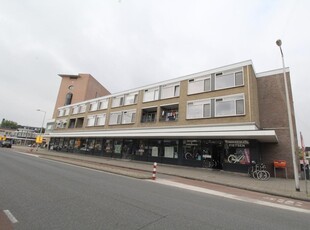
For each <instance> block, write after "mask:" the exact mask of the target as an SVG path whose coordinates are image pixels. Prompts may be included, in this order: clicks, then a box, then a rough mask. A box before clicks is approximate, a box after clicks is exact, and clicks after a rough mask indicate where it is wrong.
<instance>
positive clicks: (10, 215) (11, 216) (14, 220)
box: [3, 210, 18, 224]
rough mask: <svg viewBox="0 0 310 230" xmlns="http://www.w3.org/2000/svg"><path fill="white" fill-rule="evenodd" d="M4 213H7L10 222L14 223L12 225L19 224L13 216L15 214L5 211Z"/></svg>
mask: <svg viewBox="0 0 310 230" xmlns="http://www.w3.org/2000/svg"><path fill="white" fill-rule="evenodd" d="M3 212H4V213H5V215H6V216H7V217H8V218H9V220H10V221H11V222H12V224H15V223H17V222H18V221H17V220H16V218H15V217H14V216H13V214H12V213H11V212H10V210H3Z"/></svg>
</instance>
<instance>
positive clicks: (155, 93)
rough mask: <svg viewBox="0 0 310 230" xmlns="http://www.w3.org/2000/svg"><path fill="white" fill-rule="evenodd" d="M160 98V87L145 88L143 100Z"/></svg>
mask: <svg viewBox="0 0 310 230" xmlns="http://www.w3.org/2000/svg"><path fill="white" fill-rule="evenodd" d="M158 99H159V87H156V88H153V89H146V90H144V94H143V102H148V101H155V100H158Z"/></svg>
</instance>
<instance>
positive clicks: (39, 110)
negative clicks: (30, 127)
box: [37, 109, 46, 150]
mask: <svg viewBox="0 0 310 230" xmlns="http://www.w3.org/2000/svg"><path fill="white" fill-rule="evenodd" d="M37 111H38V112H42V113H44V116H43V121H42V126H41V130H40V136H41V135H42V132H43V126H44V121H45V115H46V111H44V110H42V109H37ZM38 148H39V145H38V146H37V150H38Z"/></svg>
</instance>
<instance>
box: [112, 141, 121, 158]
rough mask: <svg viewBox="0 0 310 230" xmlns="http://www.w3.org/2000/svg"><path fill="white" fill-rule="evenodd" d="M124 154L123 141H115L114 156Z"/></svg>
mask: <svg viewBox="0 0 310 230" xmlns="http://www.w3.org/2000/svg"><path fill="white" fill-rule="evenodd" d="M121 153H122V140H114V154H116V155H121Z"/></svg>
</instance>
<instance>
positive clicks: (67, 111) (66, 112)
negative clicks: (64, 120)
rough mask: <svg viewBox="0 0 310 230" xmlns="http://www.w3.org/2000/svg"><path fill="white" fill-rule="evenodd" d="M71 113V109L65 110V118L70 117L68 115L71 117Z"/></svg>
mask: <svg viewBox="0 0 310 230" xmlns="http://www.w3.org/2000/svg"><path fill="white" fill-rule="evenodd" d="M69 112H70V108H66V109H65V116H68V115H69Z"/></svg>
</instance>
